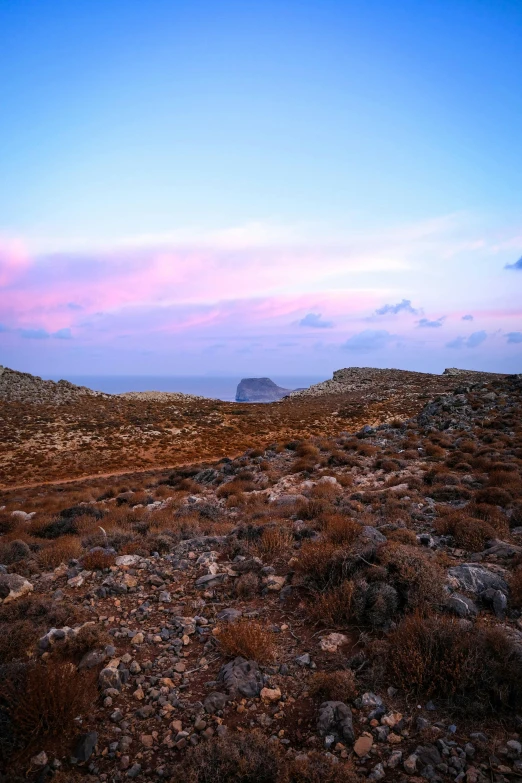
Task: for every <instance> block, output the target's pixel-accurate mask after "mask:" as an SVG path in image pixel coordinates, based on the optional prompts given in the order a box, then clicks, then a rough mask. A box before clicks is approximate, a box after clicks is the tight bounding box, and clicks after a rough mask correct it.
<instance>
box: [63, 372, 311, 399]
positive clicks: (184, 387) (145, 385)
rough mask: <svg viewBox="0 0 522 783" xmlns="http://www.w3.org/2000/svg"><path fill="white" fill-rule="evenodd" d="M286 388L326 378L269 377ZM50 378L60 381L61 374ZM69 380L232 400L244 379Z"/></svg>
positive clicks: (116, 390)
mask: <svg viewBox="0 0 522 783" xmlns="http://www.w3.org/2000/svg"><path fill="white" fill-rule="evenodd" d="M270 377H271V380H272V381H274V383H276V384H277V385H278V386H282V387H283V388H284V389H302V388H306V387H308V386H311V385H312V384H314V383H320V382H321V381H324V380H326V378H323V377H321V376H317V375H303V376H301V375H287V376H285V375H273V376H270ZM48 380H52V381H59V380H60V378H59V377H58V376H48ZM66 380H68V381H70V382H71V383H75V384H76V385H78V386H87V387H88V388H89V389H94V390H95V391H102V392H106V393H107V394H122V393H123V392H131V391H164V392H183V394H197V395H199V396H201V397H210V398H211V399H216V400H224V401H226V402H232V401H233V400H235V398H236V389H237V385H238V383H239V382H240V380H241V378H240V377H239V376H230V377H210V376H209V377H206V376H198V375H194V376H190V375H187V376H153V375H70V376H67V378H66Z"/></svg>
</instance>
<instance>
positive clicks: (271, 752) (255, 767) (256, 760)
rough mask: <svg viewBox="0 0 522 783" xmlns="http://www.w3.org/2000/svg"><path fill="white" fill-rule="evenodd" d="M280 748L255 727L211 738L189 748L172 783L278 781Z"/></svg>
mask: <svg viewBox="0 0 522 783" xmlns="http://www.w3.org/2000/svg"><path fill="white" fill-rule="evenodd" d="M282 766H283V760H282V751H281V749H280V746H279V745H278V744H273V745H270V746H267V738H266V737H265V736H264V734H262V733H261V732H259V731H246V732H243V733H241V734H231V735H227V736H224V737H218V738H213V739H212V741H211V742H208V743H201V744H200V745H197V746H196V747H195V748H190V749H189V750H188V751H187V753H186V754H185V756H184V757H183V759H182V760H181V761H180V763H179V764H176V766H175V768H174V777H173V778H172V783H281V776H280V772H281V768H282Z"/></svg>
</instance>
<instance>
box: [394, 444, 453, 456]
mask: <svg viewBox="0 0 522 783" xmlns="http://www.w3.org/2000/svg"><path fill="white" fill-rule="evenodd" d="M425 451H426V456H428V457H431V458H432V459H441V458H442V457H444V456H445V454H446V452H445V450H444V449H443V448H441V447H440V446H437V445H436V444H435V443H428V444H427V445H426V447H425ZM403 456H404V455H403Z"/></svg>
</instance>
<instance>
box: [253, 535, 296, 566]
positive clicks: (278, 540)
mask: <svg viewBox="0 0 522 783" xmlns="http://www.w3.org/2000/svg"><path fill="white" fill-rule="evenodd" d="M293 543H294V536H293V534H292V533H291V532H290V531H289V530H286V529H285V528H282V527H265V528H264V530H263V532H262V533H261V538H260V539H259V541H258V542H257V544H256V549H257V550H258V553H259V556H260V557H261V558H263V559H268V560H273V559H275V558H278V557H285V555H286V556H287V555H289V553H290V551H291V549H292V545H293Z"/></svg>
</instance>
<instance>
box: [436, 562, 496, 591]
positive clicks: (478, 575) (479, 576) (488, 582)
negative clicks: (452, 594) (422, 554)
mask: <svg viewBox="0 0 522 783" xmlns="http://www.w3.org/2000/svg"><path fill="white" fill-rule="evenodd" d="M448 577H449V581H450V583H452V584H454V586H455V587H457V588H460V589H461V590H466V591H467V592H468V593H475V594H476V595H480V594H481V593H483V592H484V591H485V590H488V589H489V588H493V589H494V590H501V591H502V592H503V593H507V592H508V585H507V582H506V580H505V579H503V577H502V576H500V575H499V574H498V573H496V572H495V571H490V570H489V569H488V568H484V567H483V566H478V565H475V564H474V563H463V564H462V565H459V566H454V567H453V568H450V569H449V570H448Z"/></svg>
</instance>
